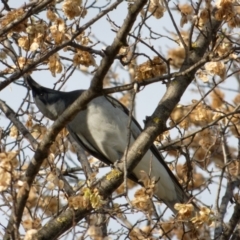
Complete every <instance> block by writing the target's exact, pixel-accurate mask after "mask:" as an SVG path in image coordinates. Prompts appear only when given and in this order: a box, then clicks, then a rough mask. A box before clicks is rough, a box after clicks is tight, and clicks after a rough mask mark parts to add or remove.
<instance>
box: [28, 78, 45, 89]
mask: <svg viewBox="0 0 240 240" xmlns="http://www.w3.org/2000/svg"><path fill="white" fill-rule="evenodd" d="M25 80H26V82H27V83H28V86H29V87H30V88H31V89H32V90H37V89H39V88H40V87H41V86H40V85H39V84H38V83H36V82H35V81H34V80H33V79H32V77H31V76H30V75H27V76H26V77H25Z"/></svg>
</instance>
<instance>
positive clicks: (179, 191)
mask: <svg viewBox="0 0 240 240" xmlns="http://www.w3.org/2000/svg"><path fill="white" fill-rule="evenodd" d="M106 98H107V99H108V101H110V102H111V103H112V105H113V106H114V107H117V108H119V109H121V110H122V111H123V112H125V113H126V115H128V116H129V110H128V109H127V108H126V107H125V106H124V105H123V104H122V103H121V102H119V101H118V100H117V99H115V98H113V97H111V96H106ZM131 118H132V122H133V124H132V125H131V133H132V135H133V137H134V138H135V139H136V138H137V137H138V136H139V135H140V133H141V132H142V128H141V126H140V125H139V123H138V122H137V120H136V119H135V118H134V117H131ZM150 151H151V153H152V154H153V155H154V156H155V158H156V159H157V160H158V161H159V163H160V164H161V166H162V167H164V168H165V170H166V171H167V173H168V175H169V177H170V178H171V180H172V181H173V183H174V186H175V190H176V195H177V197H178V200H179V201H180V202H186V201H188V200H189V196H187V194H186V193H185V192H184V190H183V188H182V186H181V185H180V183H179V182H178V180H177V178H176V176H175V175H174V174H173V172H172V171H171V170H170V169H169V167H168V166H167V164H166V163H165V161H164V159H163V156H162V155H161V153H159V151H158V149H157V148H156V146H155V145H154V144H153V145H152V146H151V147H150ZM159 170H160V169H159ZM171 208H172V207H171Z"/></svg>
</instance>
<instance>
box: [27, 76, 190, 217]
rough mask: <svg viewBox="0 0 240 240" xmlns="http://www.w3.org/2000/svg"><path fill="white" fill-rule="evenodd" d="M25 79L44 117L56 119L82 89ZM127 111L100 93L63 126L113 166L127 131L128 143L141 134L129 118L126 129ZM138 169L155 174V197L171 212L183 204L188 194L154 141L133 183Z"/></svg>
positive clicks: (79, 142)
mask: <svg viewBox="0 0 240 240" xmlns="http://www.w3.org/2000/svg"><path fill="white" fill-rule="evenodd" d="M25 79H26V82H27V83H28V85H29V87H30V89H31V90H32V96H33V99H34V102H35V104H36V106H37V108H38V109H39V110H40V112H41V113H42V114H43V115H44V116H45V117H47V118H49V119H51V120H53V121H54V120H56V119H57V118H58V116H60V115H61V114H62V113H63V112H64V110H66V109H67V108H68V107H69V106H70V105H71V104H72V103H73V102H74V101H75V100H76V99H77V98H78V97H79V96H80V95H81V94H82V93H83V92H84V91H85V90H75V91H71V92H62V91H57V90H53V89H50V88H46V87H43V86H41V85H40V84H38V83H37V82H36V81H35V80H33V78H32V77H31V76H30V75H27V76H26V78H25ZM128 124H129V110H128V109H127V108H126V107H125V106H124V105H123V104H122V103H120V102H119V101H118V100H117V99H115V98H113V97H112V96H109V95H105V96H99V97H96V98H94V99H93V100H91V101H90V102H89V103H88V104H87V106H86V108H85V109H84V110H82V111H80V112H78V113H77V115H76V116H75V117H74V118H73V119H72V120H71V121H70V122H69V123H68V124H67V126H66V128H67V130H68V132H69V134H70V135H71V136H72V137H73V138H74V139H75V141H76V142H77V143H78V144H79V145H81V146H82V147H83V148H84V149H85V150H86V151H87V152H88V153H90V154H91V155H92V156H94V157H96V158H97V159H99V160H100V161H103V162H104V163H106V164H111V165H113V164H114V163H115V162H116V161H117V160H119V159H121V157H122V156H123V154H124V152H125V150H126V147H127V144H128V137H129V135H128V134H131V136H130V137H131V139H130V146H131V144H132V143H133V142H134V140H135V139H136V138H137V137H138V136H139V135H140V134H141V132H142V128H141V126H140V125H139V123H138V122H137V120H136V119H135V118H134V117H132V122H131V126H130V132H129V127H128ZM141 171H144V172H146V173H149V172H150V177H151V178H152V177H155V179H157V181H156V190H155V192H154V195H155V197H157V198H158V199H160V200H161V201H163V202H164V203H165V204H166V205H167V206H168V207H169V208H170V209H171V210H172V212H173V213H174V214H176V213H177V211H176V209H175V208H174V205H175V204H176V203H186V202H188V201H189V199H190V197H189V196H188V194H187V193H186V192H185V191H184V189H183V188H182V186H181V185H180V183H179V182H178V180H177V178H176V177H175V175H174V174H173V172H172V171H171V170H170V169H169V167H168V166H167V164H166V163H165V161H164V159H163V156H162V154H161V153H159V151H158V150H157V148H156V146H155V145H154V144H153V145H152V146H151V147H150V148H149V150H148V151H147V152H146V154H145V155H144V156H143V158H142V159H141V160H140V162H139V163H138V164H137V166H136V167H135V168H134V169H133V171H132V172H131V173H130V174H129V177H130V178H131V179H133V180H134V181H135V182H139V180H140V179H141V176H142V175H141Z"/></svg>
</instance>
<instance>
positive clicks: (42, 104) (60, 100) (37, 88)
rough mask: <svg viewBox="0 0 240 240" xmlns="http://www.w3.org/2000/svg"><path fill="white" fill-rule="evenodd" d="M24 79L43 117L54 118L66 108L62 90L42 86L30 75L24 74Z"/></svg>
mask: <svg viewBox="0 0 240 240" xmlns="http://www.w3.org/2000/svg"><path fill="white" fill-rule="evenodd" d="M26 81H27V83H28V85H29V87H30V88H31V90H32V96H33V99H34V101H35V103H36V105H37V107H38V109H39V110H40V111H41V112H42V114H43V115H44V116H45V117H47V118H49V119H51V120H56V119H57V118H58V116H59V115H60V114H62V112H63V111H64V110H65V108H66V106H65V105H66V104H65V100H64V99H65V98H64V92H60V91H56V90H53V89H49V88H45V87H42V86H41V85H39V84H38V83H36V82H35V81H34V80H33V79H32V77H31V76H30V75H28V76H26Z"/></svg>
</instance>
